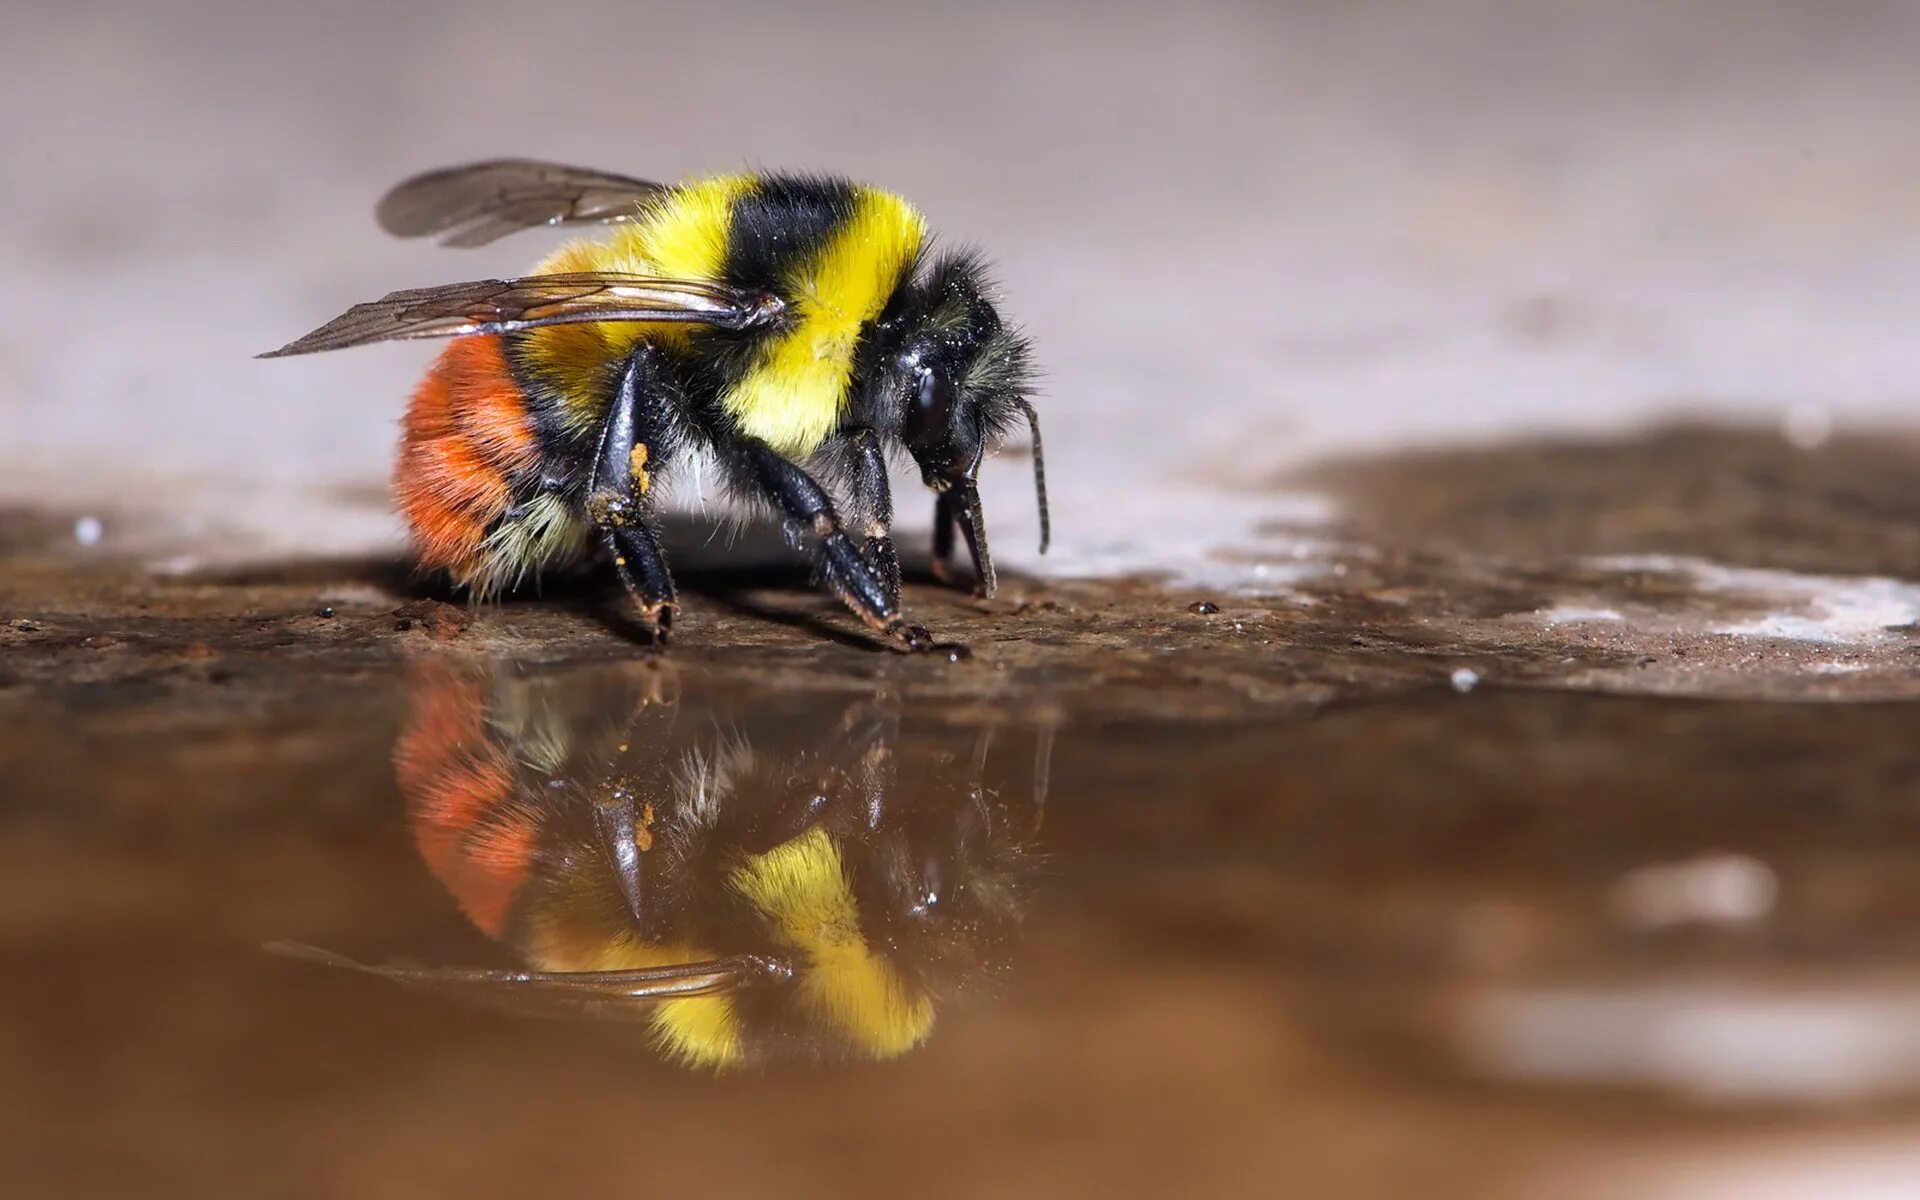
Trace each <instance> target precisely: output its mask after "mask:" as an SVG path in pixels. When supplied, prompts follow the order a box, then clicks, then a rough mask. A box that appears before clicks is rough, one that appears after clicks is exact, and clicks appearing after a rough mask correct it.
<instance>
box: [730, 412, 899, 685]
mask: <svg viewBox="0 0 1920 1200" xmlns="http://www.w3.org/2000/svg"><path fill="white" fill-rule="evenodd" d="M738 447H739V448H738V451H737V453H738V461H739V468H740V470H741V471H742V472H743V473H744V474H745V475H746V477H747V478H749V479H751V480H752V481H753V483H754V484H755V485H756V486H757V487H758V488H759V490H760V492H761V493H762V494H763V495H765V496H766V497H767V499H769V500H771V501H772V502H773V504H774V507H776V508H777V509H779V510H780V512H781V513H782V515H784V516H785V517H786V518H787V522H788V525H789V526H790V527H791V528H792V530H793V532H794V535H795V536H796V537H797V538H799V539H800V540H801V541H803V542H804V543H806V544H807V545H808V547H809V548H810V549H811V550H812V551H813V553H814V555H815V557H816V558H817V560H818V561H819V563H820V566H821V571H822V573H823V574H824V575H825V577H826V582H827V586H828V587H830V588H832V589H833V592H834V594H835V595H836V596H839V597H840V599H841V600H842V601H844V602H845V603H846V605H847V607H848V608H851V609H852V610H853V611H854V613H855V614H857V615H858V616H859V617H860V619H861V620H862V621H865V622H866V623H867V625H868V627H869V628H871V629H873V630H874V631H875V632H877V633H880V634H883V635H885V636H886V637H887V638H888V639H889V640H891V641H892V642H893V643H895V645H896V646H897V647H898V648H900V649H903V650H922V649H926V648H928V647H930V646H931V645H932V639H931V638H929V637H928V635H927V631H926V630H924V629H919V628H916V627H914V626H911V625H908V624H907V623H906V622H905V621H903V620H902V619H901V617H900V602H899V600H898V598H897V596H895V595H890V594H889V593H888V590H887V586H886V584H885V583H884V582H883V581H882V579H881V576H880V575H879V573H878V572H876V571H875V570H874V569H873V568H872V567H871V566H869V565H868V563H867V560H866V558H865V557H864V556H863V555H862V554H861V553H860V548H859V547H858V546H856V545H854V542H853V539H852V538H851V537H849V536H847V531H846V530H845V529H844V528H843V527H842V526H841V523H840V517H839V515H838V514H837V513H835V512H834V509H833V500H832V498H831V497H829V496H828V495H827V492H826V489H825V488H823V487H821V486H820V485H819V484H818V483H817V482H815V481H814V478H813V477H812V476H811V475H808V474H807V473H806V472H805V471H803V470H801V469H800V468H799V467H797V466H795V465H794V464H793V463H791V462H789V461H787V460H786V459H785V458H783V457H781V456H780V455H779V454H777V453H775V452H774V450H773V449H772V448H771V447H769V446H768V445H766V444H765V443H764V442H755V441H745V440H743V441H741V442H740V443H738Z"/></svg>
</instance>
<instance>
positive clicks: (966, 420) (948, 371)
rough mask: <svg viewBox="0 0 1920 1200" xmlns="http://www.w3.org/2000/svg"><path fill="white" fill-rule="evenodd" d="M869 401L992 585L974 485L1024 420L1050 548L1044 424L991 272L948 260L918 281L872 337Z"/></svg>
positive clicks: (1023, 346)
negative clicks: (987, 460)
mask: <svg viewBox="0 0 1920 1200" xmlns="http://www.w3.org/2000/svg"><path fill="white" fill-rule="evenodd" d="M875 343H876V349H877V352H878V361H877V362H876V363H875V366H874V371H873V375H872V382H871V385H870V386H871V388H872V398H873V399H872V402H873V403H874V405H875V407H876V409H877V412H878V419H877V420H876V425H877V426H878V427H880V428H886V429H892V430H893V431H895V432H896V433H897V435H898V437H899V439H900V441H901V442H902V443H903V444H904V445H905V446H906V448H907V452H908V453H910V454H911V455H913V460H914V462H915V463H916V464H918V466H919V467H920V477H921V478H922V479H923V480H925V482H926V485H927V486H928V487H930V488H932V489H933V490H934V491H936V492H939V493H941V495H942V496H943V497H944V498H948V500H949V502H950V503H951V504H952V505H953V507H954V511H955V513H956V515H957V516H958V517H959V518H960V519H961V520H963V521H965V522H966V525H967V531H968V533H969V535H970V537H971V540H972V542H973V543H974V545H975V546H976V547H977V553H978V554H979V556H980V559H981V564H980V565H981V568H982V577H983V579H986V580H990V579H991V577H992V566H991V559H990V558H989V556H988V554H987V537H986V523H985V519H984V517H983V516H982V514H981V511H980V494H979V489H978V479H979V474H980V463H981V460H982V459H983V458H984V457H985V456H986V451H987V449H988V448H989V447H990V446H991V445H993V444H994V443H996V442H997V441H999V439H1000V438H1001V436H1002V435H1004V434H1005V433H1006V432H1007V430H1008V429H1009V428H1010V427H1012V426H1013V424H1014V422H1015V421H1016V420H1018V419H1020V418H1023V417H1024V418H1025V420H1026V422H1027V425H1028V427H1029V428H1030V429H1031V430H1032V434H1033V465H1034V486H1035V489H1036V491H1037V492H1038V494H1039V501H1040V549H1041V552H1042V553H1045V551H1046V548H1047V541H1048V521H1047V493H1046V474H1045V465H1044V459H1043V457H1042V454H1041V445H1040V421H1039V417H1038V415H1037V414H1036V413H1035V411H1034V408H1033V404H1032V402H1031V401H1030V400H1029V399H1028V394H1029V392H1030V391H1031V390H1032V380H1033V366H1032V362H1031V355H1030V353H1029V351H1028V348H1027V340H1026V338H1024V337H1023V336H1021V334H1020V332H1019V331H1018V330H1016V329H1014V328H1012V327H1011V326H1009V325H1007V324H1006V323H1005V322H1004V321H1002V320H1001V318H1000V313H999V310H998V309H997V308H996V307H995V305H994V302H993V297H992V286H991V283H990V281H989V279H988V277H987V271H986V267H985V264H983V263H982V262H981V261H980V259H979V258H977V257H976V256H974V255H972V254H969V253H951V254H945V255H942V256H940V257H939V258H936V259H934V260H933V262H932V263H931V264H929V265H928V266H927V268H926V269H925V270H924V271H922V272H919V273H917V274H916V275H915V277H914V279H913V281H912V282H910V283H908V284H907V285H906V286H905V287H904V288H903V289H902V290H901V292H900V294H899V296H898V297H897V298H896V301H895V304H894V306H893V311H892V312H890V313H888V314H887V315H886V316H884V317H883V318H882V320H881V321H880V323H879V326H878V328H877V329H876V338H875Z"/></svg>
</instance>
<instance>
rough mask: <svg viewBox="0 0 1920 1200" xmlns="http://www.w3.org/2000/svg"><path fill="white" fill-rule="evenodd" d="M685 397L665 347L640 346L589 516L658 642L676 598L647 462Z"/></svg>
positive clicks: (623, 381)
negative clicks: (662, 546) (657, 525)
mask: <svg viewBox="0 0 1920 1200" xmlns="http://www.w3.org/2000/svg"><path fill="white" fill-rule="evenodd" d="M678 403H679V388H678V386H677V385H676V384H675V383H674V382H673V379H672V377H671V376H670V374H669V373H668V367H667V364H666V361H665V358H664V356H663V355H662V354H661V352H660V351H659V350H658V349H657V348H655V347H653V346H641V347H640V348H639V349H637V350H635V351H634V352H633V354H632V356H631V357H629V358H628V359H627V362H626V365H625V366H624V367H623V368H622V369H621V372H620V383H619V385H618V386H617V387H616V388H615V389H614V394H613V403H612V405H611V406H610V407H609V409H608V411H607V422H606V425H605V426H604V428H603V429H602V430H601V433H600V452H599V454H598V456H597V457H596V458H595V460H594V467H593V475H592V478H591V479H590V481H589V482H588V485H587V515H588V516H589V517H590V518H591V519H592V521H593V525H594V528H595V529H597V530H599V531H600V537H601V539H602V540H603V541H604V542H605V543H606V546H607V550H608V552H609V553H610V555H611V556H612V558H613V565H614V569H615V570H617V571H619V572H620V581H621V582H622V583H624V584H626V585H627V591H628V592H629V593H631V594H632V596H633V598H634V601H635V602H636V603H637V604H638V605H639V607H640V618H641V621H642V623H643V624H644V625H645V626H646V628H647V631H648V633H650V634H651V635H652V637H653V638H654V640H655V641H665V640H666V637H667V632H668V630H670V629H671V628H672V626H673V612H674V608H675V607H676V601H675V599H674V590H673V576H672V575H671V574H670V573H669V572H668V570H667V557H666V555H665V554H664V553H663V552H662V551H661V549H660V540H659V538H658V536H657V535H656V534H655V533H654V531H653V525H652V514H651V512H650V506H649V504H648V502H647V493H648V491H649V490H650V489H651V488H652V486H653V479H652V475H651V473H650V472H649V471H648V468H647V464H648V463H649V461H663V460H664V458H665V455H664V454H663V453H657V452H659V451H661V450H662V449H663V448H664V444H665V443H666V441H667V439H668V437H669V436H670V430H669V427H668V423H667V421H666V419H665V417H666V414H667V412H668V411H670V410H671V409H672V408H673V407H674V406H677V405H678Z"/></svg>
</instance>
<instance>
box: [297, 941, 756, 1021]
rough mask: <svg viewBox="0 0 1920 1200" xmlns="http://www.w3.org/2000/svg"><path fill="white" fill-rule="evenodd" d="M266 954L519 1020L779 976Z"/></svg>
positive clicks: (736, 966)
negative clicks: (500, 967)
mask: <svg viewBox="0 0 1920 1200" xmlns="http://www.w3.org/2000/svg"><path fill="white" fill-rule="evenodd" d="M267 949H268V950H270V951H272V952H273V953H275V954H280V955H285V956H286V957H288V958H297V959H301V960H302V961H305V962H312V963H319V964H320V965H322V966H327V967H340V968H344V969H346V970H349V971H359V972H362V973H364V974H367V975H378V976H380V977H381V978H383V979H391V980H393V981H394V982H395V983H399V984H402V985H403V986H406V987H410V988H414V989H417V990H419V991H423V992H431V993H433V994H435V995H440V996H447V997H450V998H452V999H455V1000H460V1001H464V1002H466V1003H469V1004H478V1005H481V1006H482V1007H485V1008H491V1009H495V1010H497V1011H501V1012H507V1013H512V1014H514V1015H516V1016H523V1017H590V1018H594V1019H597V1020H631V1019H635V1018H643V1017H650V1016H651V1015H652V1006H653V1005H654V1004H655V1003H657V1002H658V1001H661V1000H677V999H681V998H683V997H687V996H713V995H718V994H720V993H722V992H733V991H738V990H739V989H741V988H743V987H747V986H750V985H752V984H754V983H759V982H764V981H766V980H767V979H769V978H775V977H778V976H779V975H781V974H782V973H783V972H784V968H783V967H781V966H780V965H779V964H777V963H773V962H771V961H769V960H767V959H764V958H761V957H759V956H757V955H753V954H735V955H731V956H729V957H726V958H715V959H708V960H705V961H703V962H692V963H684V964H681V965H678V966H671V967H650V968H647V969H645V970H637V971H486V970H470V969H467V968H461V967H416V966H411V965H407V964H392V965H386V966H374V965H372V964H369V963H362V962H356V961H354V960H353V959H351V958H347V957H345V956H344V955H339V954H335V953H333V952H332V951H330V950H321V949H319V948H318V947H315V946H303V945H299V944H297V943H294V942H273V943H271V944H270V945H268V946H267Z"/></svg>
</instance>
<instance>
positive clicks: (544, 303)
mask: <svg viewBox="0 0 1920 1200" xmlns="http://www.w3.org/2000/svg"><path fill="white" fill-rule="evenodd" d="M784 307H785V306H784V304H783V303H782V302H781V300H780V299H779V297H777V296H773V295H771V294H769V293H766V292H750V291H744V290H742V289H740V288H732V287H728V286H727V285H725V284H722V283H711V282H707V281H704V280H697V279H658V278H654V277H653V276H648V275H626V274H621V273H619V272H613V271H580V272H573V273H569V274H560V275H528V276H526V277H524V278H521V279H480V280H475V281H473V282H471V283H448V284H442V285H441V286H439V287H430V288H413V289H410V290H407V291H400V292H394V293H392V294H390V295H387V296H383V297H381V298H380V299H378V300H372V301H368V302H367V303H365V304H356V305H354V306H353V307H352V308H350V309H348V310H347V311H346V312H344V313H341V314H340V315H339V316H337V317H335V318H334V319H333V320H331V321H328V322H327V323H326V324H325V325H322V326H321V327H320V328H318V329H316V330H314V331H313V332H312V333H309V334H307V335H306V336H305V337H303V338H299V339H297V340H295V341H292V342H288V343H287V344H286V345H284V346H282V347H280V348H279V349H278V350H270V351H268V352H267V353H265V354H262V355H260V357H261V358H283V357H285V356H287V355H290V354H313V353H315V352H317V351H321V350H340V349H344V348H345V347H348V346H361V345H365V344H366V343H368V342H384V341H389V340H392V339H395V338H430V337H462V336H465V335H468V334H487V333H512V332H513V331H515V330H518V329H533V328H536V327H538V326H541V325H573V324H580V323H585V322H594V321H687V322H695V323H699V324H705V325H714V326H718V327H720V328H722V329H750V328H753V327H755V326H758V325H763V324H765V323H767V322H769V321H771V320H773V319H774V318H775V317H777V316H778V315H779V314H780V313H781V311H782V310H783V309H784Z"/></svg>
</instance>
